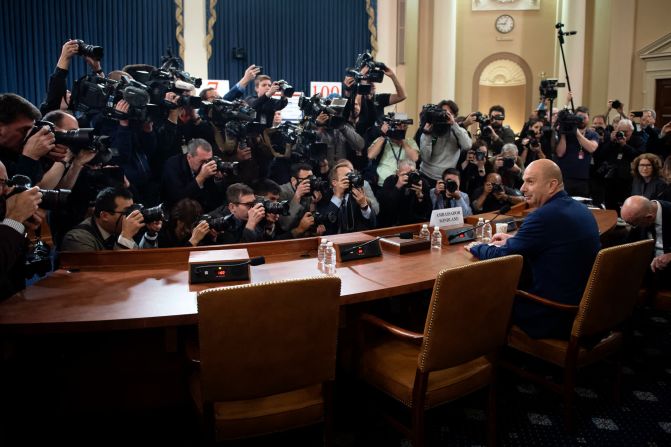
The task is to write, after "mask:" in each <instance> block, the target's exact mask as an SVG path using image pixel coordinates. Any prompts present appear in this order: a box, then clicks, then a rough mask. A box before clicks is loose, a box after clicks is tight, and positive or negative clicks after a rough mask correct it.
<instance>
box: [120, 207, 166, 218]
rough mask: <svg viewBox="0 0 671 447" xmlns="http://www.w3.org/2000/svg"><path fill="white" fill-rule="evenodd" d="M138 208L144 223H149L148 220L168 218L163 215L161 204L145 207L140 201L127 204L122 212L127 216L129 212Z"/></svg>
mask: <svg viewBox="0 0 671 447" xmlns="http://www.w3.org/2000/svg"><path fill="white" fill-rule="evenodd" d="M135 210H138V211H140V214H142V219H144V223H149V222H156V221H159V220H162V221H166V220H168V219H167V218H166V217H165V212H164V210H163V204H160V205H156V206H154V207H151V208H147V207H145V206H144V205H142V204H141V203H134V204H133V205H131V206H129V207H128V208H126V210H125V211H124V214H125V215H126V216H128V215H129V214H130V213H132V212H133V211H135Z"/></svg>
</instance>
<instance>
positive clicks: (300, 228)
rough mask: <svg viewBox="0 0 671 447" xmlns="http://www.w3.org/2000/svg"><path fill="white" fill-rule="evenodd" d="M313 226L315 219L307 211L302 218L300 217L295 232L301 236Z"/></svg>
mask: <svg viewBox="0 0 671 447" xmlns="http://www.w3.org/2000/svg"><path fill="white" fill-rule="evenodd" d="M314 224H315V218H314V216H313V215H312V213H311V212H309V211H308V212H307V213H305V214H303V217H301V220H300V222H298V225H297V226H296V231H297V232H298V234H303V233H305V232H306V231H308V230H309V229H310V228H312V226H313V225H314Z"/></svg>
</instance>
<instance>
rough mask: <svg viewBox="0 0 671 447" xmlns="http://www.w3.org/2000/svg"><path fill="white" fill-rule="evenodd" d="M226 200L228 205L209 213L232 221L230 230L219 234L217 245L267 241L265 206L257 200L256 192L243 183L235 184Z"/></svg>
mask: <svg viewBox="0 0 671 447" xmlns="http://www.w3.org/2000/svg"><path fill="white" fill-rule="evenodd" d="M226 198H227V200H228V205H224V206H221V207H219V208H217V209H216V210H214V211H213V212H211V213H209V214H210V215H211V216H213V217H219V216H221V217H225V218H228V219H230V229H228V230H226V231H223V232H220V233H219V235H218V237H217V243H219V244H237V243H239V242H243V243H245V242H259V241H263V240H267V239H266V236H265V234H266V233H265V230H266V225H265V224H266V220H265V219H266V211H265V209H264V207H263V204H262V203H259V202H258V201H257V200H256V195H255V194H254V190H253V189H252V188H250V187H249V186H247V185H245V184H243V183H233V184H232V185H231V186H229V187H228V189H227V190H226ZM229 216H230V217H229Z"/></svg>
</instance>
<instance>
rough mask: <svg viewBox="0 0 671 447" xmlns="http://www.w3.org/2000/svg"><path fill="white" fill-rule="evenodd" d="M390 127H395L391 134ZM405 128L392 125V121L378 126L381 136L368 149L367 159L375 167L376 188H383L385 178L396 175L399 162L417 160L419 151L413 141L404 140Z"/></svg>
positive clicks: (400, 125) (404, 126)
mask: <svg viewBox="0 0 671 447" xmlns="http://www.w3.org/2000/svg"><path fill="white" fill-rule="evenodd" d="M391 125H393V126H394V127H395V131H393V132H392V131H391V129H390V126H391ZM407 128H408V126H407V125H406V124H400V123H399V124H394V122H393V120H392V121H383V122H382V125H381V126H380V133H381V136H379V137H377V138H376V139H375V140H374V141H373V143H372V144H371V145H370V147H369V148H368V159H369V160H371V162H372V163H373V166H374V167H375V173H376V175H377V186H383V185H384V181H385V180H386V178H387V177H389V176H390V175H394V174H396V171H397V169H398V167H399V164H400V163H401V161H403V160H410V161H413V162H417V160H419V153H420V151H419V148H418V147H417V144H416V143H415V140H413V139H412V138H406V131H407Z"/></svg>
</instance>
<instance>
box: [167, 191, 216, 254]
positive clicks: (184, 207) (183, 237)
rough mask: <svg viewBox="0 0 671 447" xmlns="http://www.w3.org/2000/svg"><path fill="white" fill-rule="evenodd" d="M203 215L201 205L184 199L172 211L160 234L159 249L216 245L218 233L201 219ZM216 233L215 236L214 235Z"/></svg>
mask: <svg viewBox="0 0 671 447" xmlns="http://www.w3.org/2000/svg"><path fill="white" fill-rule="evenodd" d="M202 215H203V208H202V207H201V206H200V203H198V202H196V201H195V200H192V199H182V200H180V201H179V202H177V203H176V204H175V206H173V207H172V209H171V210H170V215H169V217H168V221H167V222H166V223H165V224H164V225H163V227H162V228H161V231H160V232H159V233H158V243H157V246H158V248H169V247H197V246H199V245H208V242H209V244H212V243H214V242H213V240H214V237H216V232H213V231H211V230H210V226H209V225H208V223H207V222H206V221H204V220H200V221H199V218H200V217H201V216H202ZM213 233H214V234H213Z"/></svg>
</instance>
